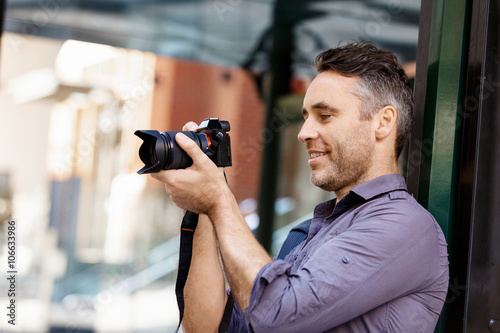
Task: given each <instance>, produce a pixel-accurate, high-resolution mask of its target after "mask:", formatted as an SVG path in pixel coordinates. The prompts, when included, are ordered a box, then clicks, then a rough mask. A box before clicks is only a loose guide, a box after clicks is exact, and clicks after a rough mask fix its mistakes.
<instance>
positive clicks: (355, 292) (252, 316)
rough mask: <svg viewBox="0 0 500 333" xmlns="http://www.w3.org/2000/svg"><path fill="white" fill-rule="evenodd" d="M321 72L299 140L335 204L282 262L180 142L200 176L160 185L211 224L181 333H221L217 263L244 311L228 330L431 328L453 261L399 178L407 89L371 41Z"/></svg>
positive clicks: (188, 172)
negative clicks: (450, 262)
mask: <svg viewBox="0 0 500 333" xmlns="http://www.w3.org/2000/svg"><path fill="white" fill-rule="evenodd" d="M316 68H317V71H318V75H317V76H316V78H315V79H314V80H313V82H312V83H311V85H310V86H309V88H308V90H307V93H306V95H305V98H304V106H303V111H302V113H303V115H304V124H303V126H302V129H301V131H300V133H299V135H298V138H299V140H300V141H301V142H303V143H304V144H305V148H306V150H307V152H308V154H309V156H310V159H309V161H308V163H309V166H310V168H311V182H312V183H313V184H314V185H316V186H318V187H320V188H322V189H324V190H326V191H334V192H335V194H336V197H337V198H336V199H335V200H332V201H328V202H325V203H322V204H319V205H318V206H317V207H316V209H315V211H314V218H313V219H312V221H311V227H310V229H309V234H308V237H307V239H306V240H305V241H304V242H303V243H302V244H300V245H299V246H297V247H295V248H294V249H293V250H292V251H291V253H290V254H289V255H288V256H286V257H285V258H284V260H279V259H278V260H275V261H273V260H272V259H271V258H270V257H269V255H268V254H267V253H266V251H265V250H264V249H263V248H262V247H261V246H260V245H259V244H258V242H257V241H256V240H255V238H254V236H253V234H252V233H251V232H250V230H249V229H248V227H247V225H246V223H245V221H244V219H243V217H242V215H241V214H240V212H239V211H238V205H237V203H236V201H235V199H234V196H233V195H232V193H231V191H230V190H229V188H228V187H227V185H226V183H225V180H224V176H223V175H222V173H221V172H220V171H218V169H217V168H216V166H215V165H214V164H213V163H211V162H210V160H209V159H208V157H207V156H205V155H204V154H203V153H202V151H201V150H200V149H199V148H198V147H197V146H196V145H195V144H194V142H192V141H191V140H186V137H185V136H183V135H180V134H178V135H177V137H176V140H177V141H178V143H179V145H180V146H181V147H182V148H183V149H184V150H185V151H186V152H187V153H188V154H189V155H190V156H191V157H192V159H193V166H192V167H190V168H188V169H185V170H169V171H162V172H160V173H158V174H156V175H154V177H155V178H157V179H159V180H161V181H163V182H165V184H166V190H167V192H168V193H169V194H170V196H171V198H172V200H173V201H174V202H175V203H176V204H177V205H178V206H179V207H181V208H183V209H187V210H190V211H194V212H197V213H200V214H204V215H202V216H201V217H200V223H199V226H198V228H199V229H197V231H196V233H195V239H194V248H193V261H192V266H191V270H190V272H189V278H188V281H187V283H186V287H185V289H184V292H185V304H186V308H185V317H184V318H185V321H184V330H185V331H186V332H213V331H216V330H217V327H218V325H219V322H220V320H221V317H222V313H223V309H224V304H225V299H226V296H225V295H226V294H225V290H224V288H225V287H224V275H223V273H222V268H221V266H220V264H219V253H220V255H221V257H222V262H223V266H224V272H225V275H226V277H227V279H228V282H229V285H230V286H231V290H232V293H233V296H234V299H235V301H236V305H237V307H236V309H235V311H234V312H233V318H232V320H231V325H230V328H229V331H230V332H231V331H232V332H239V331H246V330H247V329H248V330H249V331H255V332H288V333H289V332H324V331H328V332H432V331H433V330H434V327H435V325H436V322H437V319H438V317H439V313H440V311H441V308H442V306H443V303H444V300H445V297H446V292H447V287H448V260H447V251H446V242H445V239H444V236H443V234H442V232H441V229H440V228H439V226H438V224H437V223H436V221H435V220H434V218H433V217H432V216H431V215H430V214H429V213H428V212H427V211H426V210H424V209H423V208H422V207H421V206H420V205H419V204H418V203H417V202H416V201H415V200H414V199H413V197H412V196H411V195H410V194H408V193H407V191H406V186H405V183H404V179H403V178H402V177H401V176H399V175H398V174H397V171H398V170H397V158H398V156H399V154H400V153H401V150H402V148H403V147H404V145H405V143H406V140H407V138H408V136H409V133H410V131H411V127H412V122H413V115H412V112H413V101H412V92H411V88H410V87H409V85H408V79H407V77H406V75H405V74H404V71H403V69H402V68H401V66H400V65H399V64H398V62H397V59H396V57H395V56H394V55H393V54H392V53H389V52H385V51H382V50H379V49H378V48H377V47H375V46H374V45H373V44H371V43H352V44H348V45H345V46H342V47H339V48H336V49H331V50H328V51H325V52H323V53H321V54H320V55H318V57H317V58H316ZM195 127H196V126H195V124H193V123H189V124H188V125H187V126H186V128H185V129H187V130H194V129H195ZM240 309H241V310H240ZM242 310H243V311H242Z"/></svg>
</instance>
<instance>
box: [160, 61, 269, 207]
mask: <svg viewBox="0 0 500 333" xmlns="http://www.w3.org/2000/svg"><path fill="white" fill-rule="evenodd" d="M155 75H156V77H155V81H156V86H155V90H154V93H153V107H152V115H151V129H156V130H158V131H172V130H180V129H181V128H182V126H183V125H184V124H185V123H186V122H188V121H195V122H197V123H200V121H201V120H203V119H205V118H208V117H218V118H220V119H222V120H228V121H229V122H230V124H231V131H230V132H229V133H230V136H231V149H232V154H233V156H232V157H233V166H232V167H230V168H227V170H226V172H227V176H228V180H229V184H230V186H231V189H232V190H233V193H234V194H235V196H236V199H237V200H238V201H241V200H243V199H246V198H254V199H256V198H257V193H258V185H259V173H260V161H261V141H262V140H261V132H262V127H263V122H264V106H263V104H262V102H261V100H260V97H259V96H258V93H257V90H256V87H255V84H254V81H253V79H252V78H251V77H250V75H249V74H248V73H246V72H245V71H244V70H242V69H240V68H224V67H218V66H214V65H208V64H201V63H195V62H189V61H185V60H178V59H173V58H166V57H158V58H157V63H156V73H155Z"/></svg>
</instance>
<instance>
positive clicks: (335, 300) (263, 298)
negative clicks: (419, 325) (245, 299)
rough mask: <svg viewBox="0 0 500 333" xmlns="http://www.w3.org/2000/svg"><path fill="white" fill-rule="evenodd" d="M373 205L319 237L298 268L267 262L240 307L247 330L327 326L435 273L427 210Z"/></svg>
mask: <svg viewBox="0 0 500 333" xmlns="http://www.w3.org/2000/svg"><path fill="white" fill-rule="evenodd" d="M378 208H380V209H374V210H373V211H371V212H367V213H365V214H363V215H364V216H358V217H357V218H358V222H357V223H355V224H353V225H352V226H351V227H349V229H347V231H345V232H343V233H341V234H339V235H337V236H334V235H332V236H331V237H330V238H329V239H328V238H326V239H324V241H323V242H322V244H321V245H320V246H319V247H318V248H316V249H315V250H314V251H312V252H310V253H306V254H305V255H306V257H305V258H304V259H303V260H302V262H301V264H300V267H299V268H298V269H295V267H292V264H290V263H287V262H285V261H283V260H276V261H274V262H272V263H269V264H267V265H266V266H264V267H263V268H262V269H261V271H260V272H259V274H258V275H257V277H256V279H255V281H254V285H253V288H252V293H251V296H250V305H249V307H248V308H247V309H245V311H244V318H245V321H246V322H247V324H248V325H249V327H250V329H251V330H252V329H253V331H255V332H286V333H289V332H320V331H325V330H328V329H331V328H333V327H336V326H338V325H341V324H342V323H345V322H347V321H349V320H351V319H354V318H356V317H358V316H360V315H362V314H364V313H366V312H368V311H370V310H371V309H374V308H376V307H378V306H380V305H382V304H385V303H387V302H388V301H391V300H394V299H396V298H398V297H401V296H403V295H407V294H409V293H412V292H415V291H417V290H421V289H422V288H425V287H426V286H428V285H430V284H432V282H433V281H434V280H435V279H437V278H439V277H438V276H436V272H437V271H439V272H441V271H442V270H440V266H442V265H443V258H441V257H440V256H439V255H436V254H438V253H440V249H439V239H438V238H439V237H438V235H437V232H436V227H437V224H436V223H435V221H434V219H433V218H432V217H431V216H430V214H429V215H425V214H413V215H411V214H408V215H407V216H404V215H405V214H404V213H403V216H402V215H401V214H402V213H401V211H398V212H395V215H394V214H391V213H390V212H389V213H388V211H387V209H383V207H378ZM359 219H360V220H361V222H359ZM301 255H302V253H301ZM443 255H444V254H443Z"/></svg>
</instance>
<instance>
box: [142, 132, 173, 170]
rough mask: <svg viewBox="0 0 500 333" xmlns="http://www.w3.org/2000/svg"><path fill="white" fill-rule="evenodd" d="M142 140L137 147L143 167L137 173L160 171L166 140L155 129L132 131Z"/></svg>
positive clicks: (164, 161)
mask: <svg viewBox="0 0 500 333" xmlns="http://www.w3.org/2000/svg"><path fill="white" fill-rule="evenodd" d="M134 134H135V135H137V136H138V137H139V138H141V139H142V140H143V141H144V142H143V143H142V145H141V147H140V148H139V157H140V159H141V161H142V162H143V163H144V167H143V168H142V169H141V170H139V171H137V173H138V174H141V175H142V174H145V173H155V172H160V171H161V170H162V169H163V167H164V166H165V164H166V160H167V156H166V154H167V152H166V149H165V148H166V145H167V143H166V141H165V138H164V137H163V136H162V135H161V134H160V132H158V131H155V130H145V131H140V130H138V131H135V133H134Z"/></svg>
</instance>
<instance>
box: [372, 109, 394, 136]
mask: <svg viewBox="0 0 500 333" xmlns="http://www.w3.org/2000/svg"><path fill="white" fill-rule="evenodd" d="M397 119H398V112H397V111H396V109H395V108H394V106H392V105H386V106H384V107H383V108H382V109H380V110H379V112H378V113H377V115H376V116H375V119H374V128H375V137H376V138H377V140H382V139H384V138H386V137H387V136H388V135H389V134H391V133H392V131H394V132H395V131H396V121H397Z"/></svg>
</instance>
